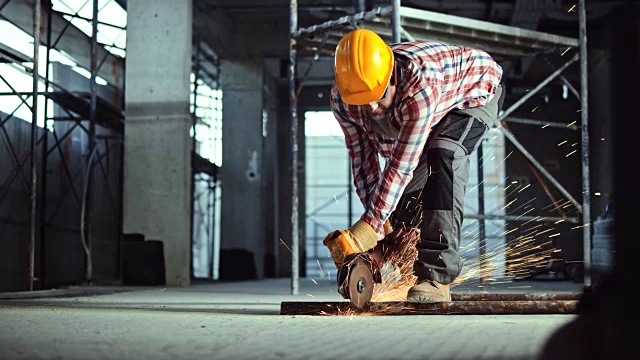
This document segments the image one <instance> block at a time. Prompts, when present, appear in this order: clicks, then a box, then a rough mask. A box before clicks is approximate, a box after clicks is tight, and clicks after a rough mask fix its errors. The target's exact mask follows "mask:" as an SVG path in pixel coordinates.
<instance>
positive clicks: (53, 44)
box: [0, 0, 124, 290]
mask: <svg viewBox="0 0 640 360" xmlns="http://www.w3.org/2000/svg"><path fill="white" fill-rule="evenodd" d="M88 2H89V0H87V1H86V2H85V3H84V5H83V6H82V7H81V8H80V9H79V10H78V11H77V12H75V14H69V13H66V12H61V11H57V10H54V9H53V7H52V4H51V3H50V2H48V1H41V0H33V1H17V0H5V1H3V2H2V3H0V19H2V20H6V21H8V22H9V23H12V24H13V25H14V26H16V27H18V28H19V29H21V30H23V31H25V32H26V33H28V34H30V35H32V36H33V40H34V41H33V56H32V57H28V56H24V55H22V53H19V52H17V51H13V50H12V49H11V48H10V47H6V46H3V47H2V48H1V49H0V58H1V60H2V62H3V63H5V64H8V65H10V66H11V67H13V68H14V69H15V70H18V71H20V72H22V73H23V74H26V75H29V76H32V79H33V84H32V91H31V92H19V91H16V90H15V88H14V86H12V84H11V83H10V82H9V81H8V80H7V79H5V78H4V77H2V76H1V75H0V80H2V82H3V84H4V85H6V86H7V87H8V88H9V89H10V90H11V91H10V92H5V93H0V97H5V96H15V97H18V98H19V99H20V105H19V106H18V107H16V108H15V109H14V110H13V112H11V113H9V114H8V115H7V116H6V117H4V118H2V119H0V130H1V131H2V135H3V140H4V141H5V145H6V148H7V150H8V153H9V155H10V158H11V160H12V163H13V166H14V168H13V169H12V170H11V172H10V174H9V176H8V177H7V178H6V179H5V180H4V182H3V183H2V184H1V186H0V203H1V202H2V201H3V200H4V199H6V197H7V195H8V194H9V193H10V191H11V185H12V184H13V182H14V181H15V180H16V179H18V178H19V179H21V180H22V182H23V184H24V185H25V186H26V187H27V188H28V193H29V199H30V201H29V221H28V228H29V242H28V257H27V258H28V278H27V286H26V288H27V289H28V290H33V289H34V282H35V281H36V280H39V281H40V284H41V287H42V284H44V282H43V281H44V280H43V277H44V276H45V274H44V272H45V271H44V266H43V264H44V263H42V264H41V269H40V276H39V278H38V279H36V276H35V249H36V241H38V246H39V247H40V258H41V261H42V262H43V261H44V255H43V252H44V244H45V243H46V233H47V231H46V228H47V227H52V226H54V225H53V224H52V220H53V218H54V217H55V216H56V215H57V214H59V211H60V210H61V208H62V205H63V203H64V202H65V199H66V198H67V197H68V196H70V194H73V198H74V199H75V202H76V204H77V205H78V207H79V208H80V209H81V210H80V214H81V220H80V226H79V228H75V227H71V228H69V227H67V228H65V229H64V230H66V231H71V232H75V233H79V234H80V237H81V239H82V243H83V248H84V252H85V274H84V277H85V280H86V281H87V282H91V281H92V279H93V264H92V257H91V247H92V242H93V235H92V233H93V226H94V224H93V221H91V219H92V214H93V213H94V211H95V206H94V198H95V194H94V192H95V188H94V187H95V185H94V183H95V182H96V172H97V170H96V169H98V170H99V171H100V174H101V175H102V180H103V181H104V184H105V187H106V193H107V195H108V202H109V203H110V206H111V207H112V210H113V216H114V218H115V221H114V223H115V226H116V227H117V229H114V231H117V233H118V234H120V233H121V226H122V211H121V204H122V199H121V193H122V192H121V191H120V196H118V197H116V195H115V194H114V191H112V189H111V185H110V182H113V180H111V181H110V180H109V172H110V171H114V170H111V167H110V166H109V162H110V160H109V157H110V156H113V155H110V154H111V153H113V152H115V153H119V157H120V159H119V160H118V161H119V162H120V164H121V163H122V154H123V152H122V134H123V129H124V126H123V121H124V114H123V111H122V110H121V106H118V105H114V104H112V103H111V102H109V101H106V100H105V99H103V98H101V97H100V96H99V94H98V84H97V79H98V76H102V77H103V78H105V79H106V80H107V81H108V82H109V86H110V87H111V90H113V91H115V93H117V94H121V93H122V88H123V84H122V83H121V82H120V81H119V79H118V76H119V75H121V73H122V68H123V66H122V58H119V57H117V56H114V55H112V54H111V53H110V52H109V51H107V49H106V48H107V47H108V46H111V47H112V48H115V47H116V44H115V42H114V43H113V44H99V43H98V25H99V24H100V25H103V26H110V27H116V28H120V29H122V30H124V28H122V27H119V26H116V25H113V24H109V23H106V22H101V21H99V20H98V16H99V12H100V10H101V9H99V7H98V1H97V0H96V1H93V2H92V15H93V16H92V18H86V17H81V16H80V15H79V13H80V11H81V10H82V8H83V7H84V6H85V5H87V4H88ZM69 16H70V18H69V19H65V17H69ZM27 19H32V20H31V21H27ZM73 19H82V20H85V21H87V22H89V23H90V24H91V35H90V36H87V35H85V34H84V33H83V32H81V31H80V30H79V29H78V28H76V27H74V26H72V25H71V20H73ZM43 36H44V37H45V38H44V39H43ZM83 40H84V41H85V43H86V42H88V43H89V47H88V49H89V54H86V53H82V51H81V50H80V49H81V47H80V46H74V42H76V41H83ZM116 41H117V39H116ZM42 45H44V46H45V49H46V55H45V56H46V59H45V62H44V64H45V75H44V76H42V75H40V71H39V70H40V69H39V65H40V61H41V59H40V58H39V56H40V46H42ZM54 49H56V50H60V51H63V52H66V53H67V54H69V55H71V56H72V57H73V58H74V60H76V61H77V65H78V66H80V67H82V68H84V69H89V73H90V78H89V91H70V90H67V89H65V88H64V87H63V86H61V85H60V84H59V83H57V82H55V81H53V79H52V76H51V74H50V71H49V68H50V65H51V64H52V62H51V52H52V50H54ZM107 61H109V63H110V65H111V69H109V71H105V70H104V67H103V65H104V64H105V63H107ZM41 84H44V91H39V85H41ZM40 96H43V97H44V101H43V103H40V101H39V97H40ZM29 100H30V101H31V103H32V104H31V105H29V103H28V102H29ZM53 104H55V105H56V106H57V109H59V110H61V111H62V112H63V113H64V116H55V115H54V116H49V109H50V108H49V107H50V106H52V105H53ZM22 105H24V106H26V107H27V108H29V110H30V111H31V114H32V118H31V124H30V147H29V152H28V154H27V155H26V156H24V157H23V158H19V156H18V152H17V151H16V149H15V148H14V145H13V143H12V141H11V138H10V136H9V133H8V131H7V129H6V125H7V124H8V122H9V120H11V119H12V118H13V117H14V115H15V113H16V111H18V109H19V108H20V107H21V106H22ZM41 105H42V106H43V107H44V111H43V113H44V118H45V121H44V128H43V129H42V130H40V131H39V130H38V113H39V111H40V110H39V106H41ZM64 122H70V123H72V124H73V125H72V126H71V127H68V126H67V129H66V131H65V132H64V133H63V134H61V135H59V134H58V132H57V131H56V128H57V127H58V126H57V125H56V124H58V123H64ZM87 122H88V124H87ZM98 126H99V127H100V128H102V129H100V130H101V131H99V132H100V133H101V134H98V131H97V127H98ZM76 129H81V130H82V131H84V132H85V133H86V134H87V135H88V147H87V151H86V153H85V154H83V157H84V159H83V160H82V162H81V165H80V166H79V168H78V169H77V170H76V171H75V174H73V175H72V174H71V170H70V166H69V164H68V162H67V159H66V157H65V156H64V155H63V153H62V143H63V142H64V141H65V140H68V138H69V136H70V135H71V134H72V132H73V131H74V130H76ZM49 132H50V133H51V134H49ZM50 135H51V137H52V138H53V140H54V142H53V144H49V141H50V140H51V139H49V137H50ZM38 146H40V147H41V150H40V154H38ZM118 148H119V150H118ZM56 151H57V152H58V154H59V157H60V161H61V164H62V167H63V168H64V174H65V176H66V178H67V180H68V182H69V183H68V185H67V186H66V187H65V188H64V189H63V191H62V194H61V195H60V196H59V197H58V201H57V203H56V204H55V205H54V206H50V204H47V203H46V201H47V199H48V198H51V197H53V196H48V195H49V194H48V189H47V178H48V177H47V174H48V172H49V170H48V159H49V158H50V156H51V155H52V153H53V152H56ZM27 160H28V161H29V164H30V165H29V169H30V170H29V176H28V177H27V176H25V175H24V173H23V167H24V165H26V162H27ZM38 161H39V162H40V169H38ZM115 171H116V172H117V174H116V175H115V176H117V179H119V180H118V181H117V182H118V183H119V184H118V185H117V186H119V187H120V188H121V186H122V176H123V174H122V167H121V166H120V167H118V169H115ZM113 176H114V174H111V177H113ZM79 178H81V179H83V181H82V184H83V185H82V189H78V188H77V187H76V180H77V179H79ZM48 209H53V210H52V211H48ZM0 222H5V223H7V222H8V223H14V224H17V225H24V224H23V223H22V222H21V221H16V220H15V219H11V218H7V219H0ZM116 246H117V248H118V249H117V253H118V259H119V258H120V257H119V253H120V248H119V241H116ZM117 261H119V260H117ZM117 271H118V272H119V266H118V269H117ZM118 276H119V274H118Z"/></svg>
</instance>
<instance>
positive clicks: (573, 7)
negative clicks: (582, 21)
mask: <svg viewBox="0 0 640 360" xmlns="http://www.w3.org/2000/svg"><path fill="white" fill-rule="evenodd" d="M575 8H576V6H575V5H573V6H572V7H571V9H569V11H567V12H572V11H573V9H575Z"/></svg>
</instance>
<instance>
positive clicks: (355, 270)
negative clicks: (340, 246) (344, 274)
mask: <svg viewBox="0 0 640 360" xmlns="http://www.w3.org/2000/svg"><path fill="white" fill-rule="evenodd" d="M348 292H349V299H350V300H351V304H352V305H353V307H355V308H357V309H363V308H364V306H365V305H366V304H367V303H368V302H369V301H371V297H372V296H373V276H372V275H371V267H370V266H369V264H367V263H365V262H364V261H357V262H356V263H355V264H353V265H352V266H351V269H350V271H349V285H348Z"/></svg>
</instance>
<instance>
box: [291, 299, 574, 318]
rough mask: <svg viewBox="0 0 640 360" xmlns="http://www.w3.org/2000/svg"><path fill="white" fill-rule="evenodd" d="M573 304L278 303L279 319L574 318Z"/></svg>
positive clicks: (495, 302) (482, 301)
mask: <svg viewBox="0 0 640 360" xmlns="http://www.w3.org/2000/svg"><path fill="white" fill-rule="evenodd" d="M579 312H580V307H579V301H577V300H546V301H530V300H523V301H485V300H481V301H448V302H441V303H432V304H415V303H406V302H387V303H372V304H371V305H370V306H369V308H368V309H365V310H363V311H357V310H355V309H353V308H352V307H351V303H349V302H346V301H342V302H286V301H284V302H282V303H281V304H280V315H358V313H361V314H362V315H512V314H520V315H523V314H578V313H579Z"/></svg>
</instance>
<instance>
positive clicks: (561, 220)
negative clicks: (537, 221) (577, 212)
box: [554, 219, 564, 224]
mask: <svg viewBox="0 0 640 360" xmlns="http://www.w3.org/2000/svg"><path fill="white" fill-rule="evenodd" d="M561 222H564V219H560V220H558V221H556V222H555V223H554V224H560V223H561Z"/></svg>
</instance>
